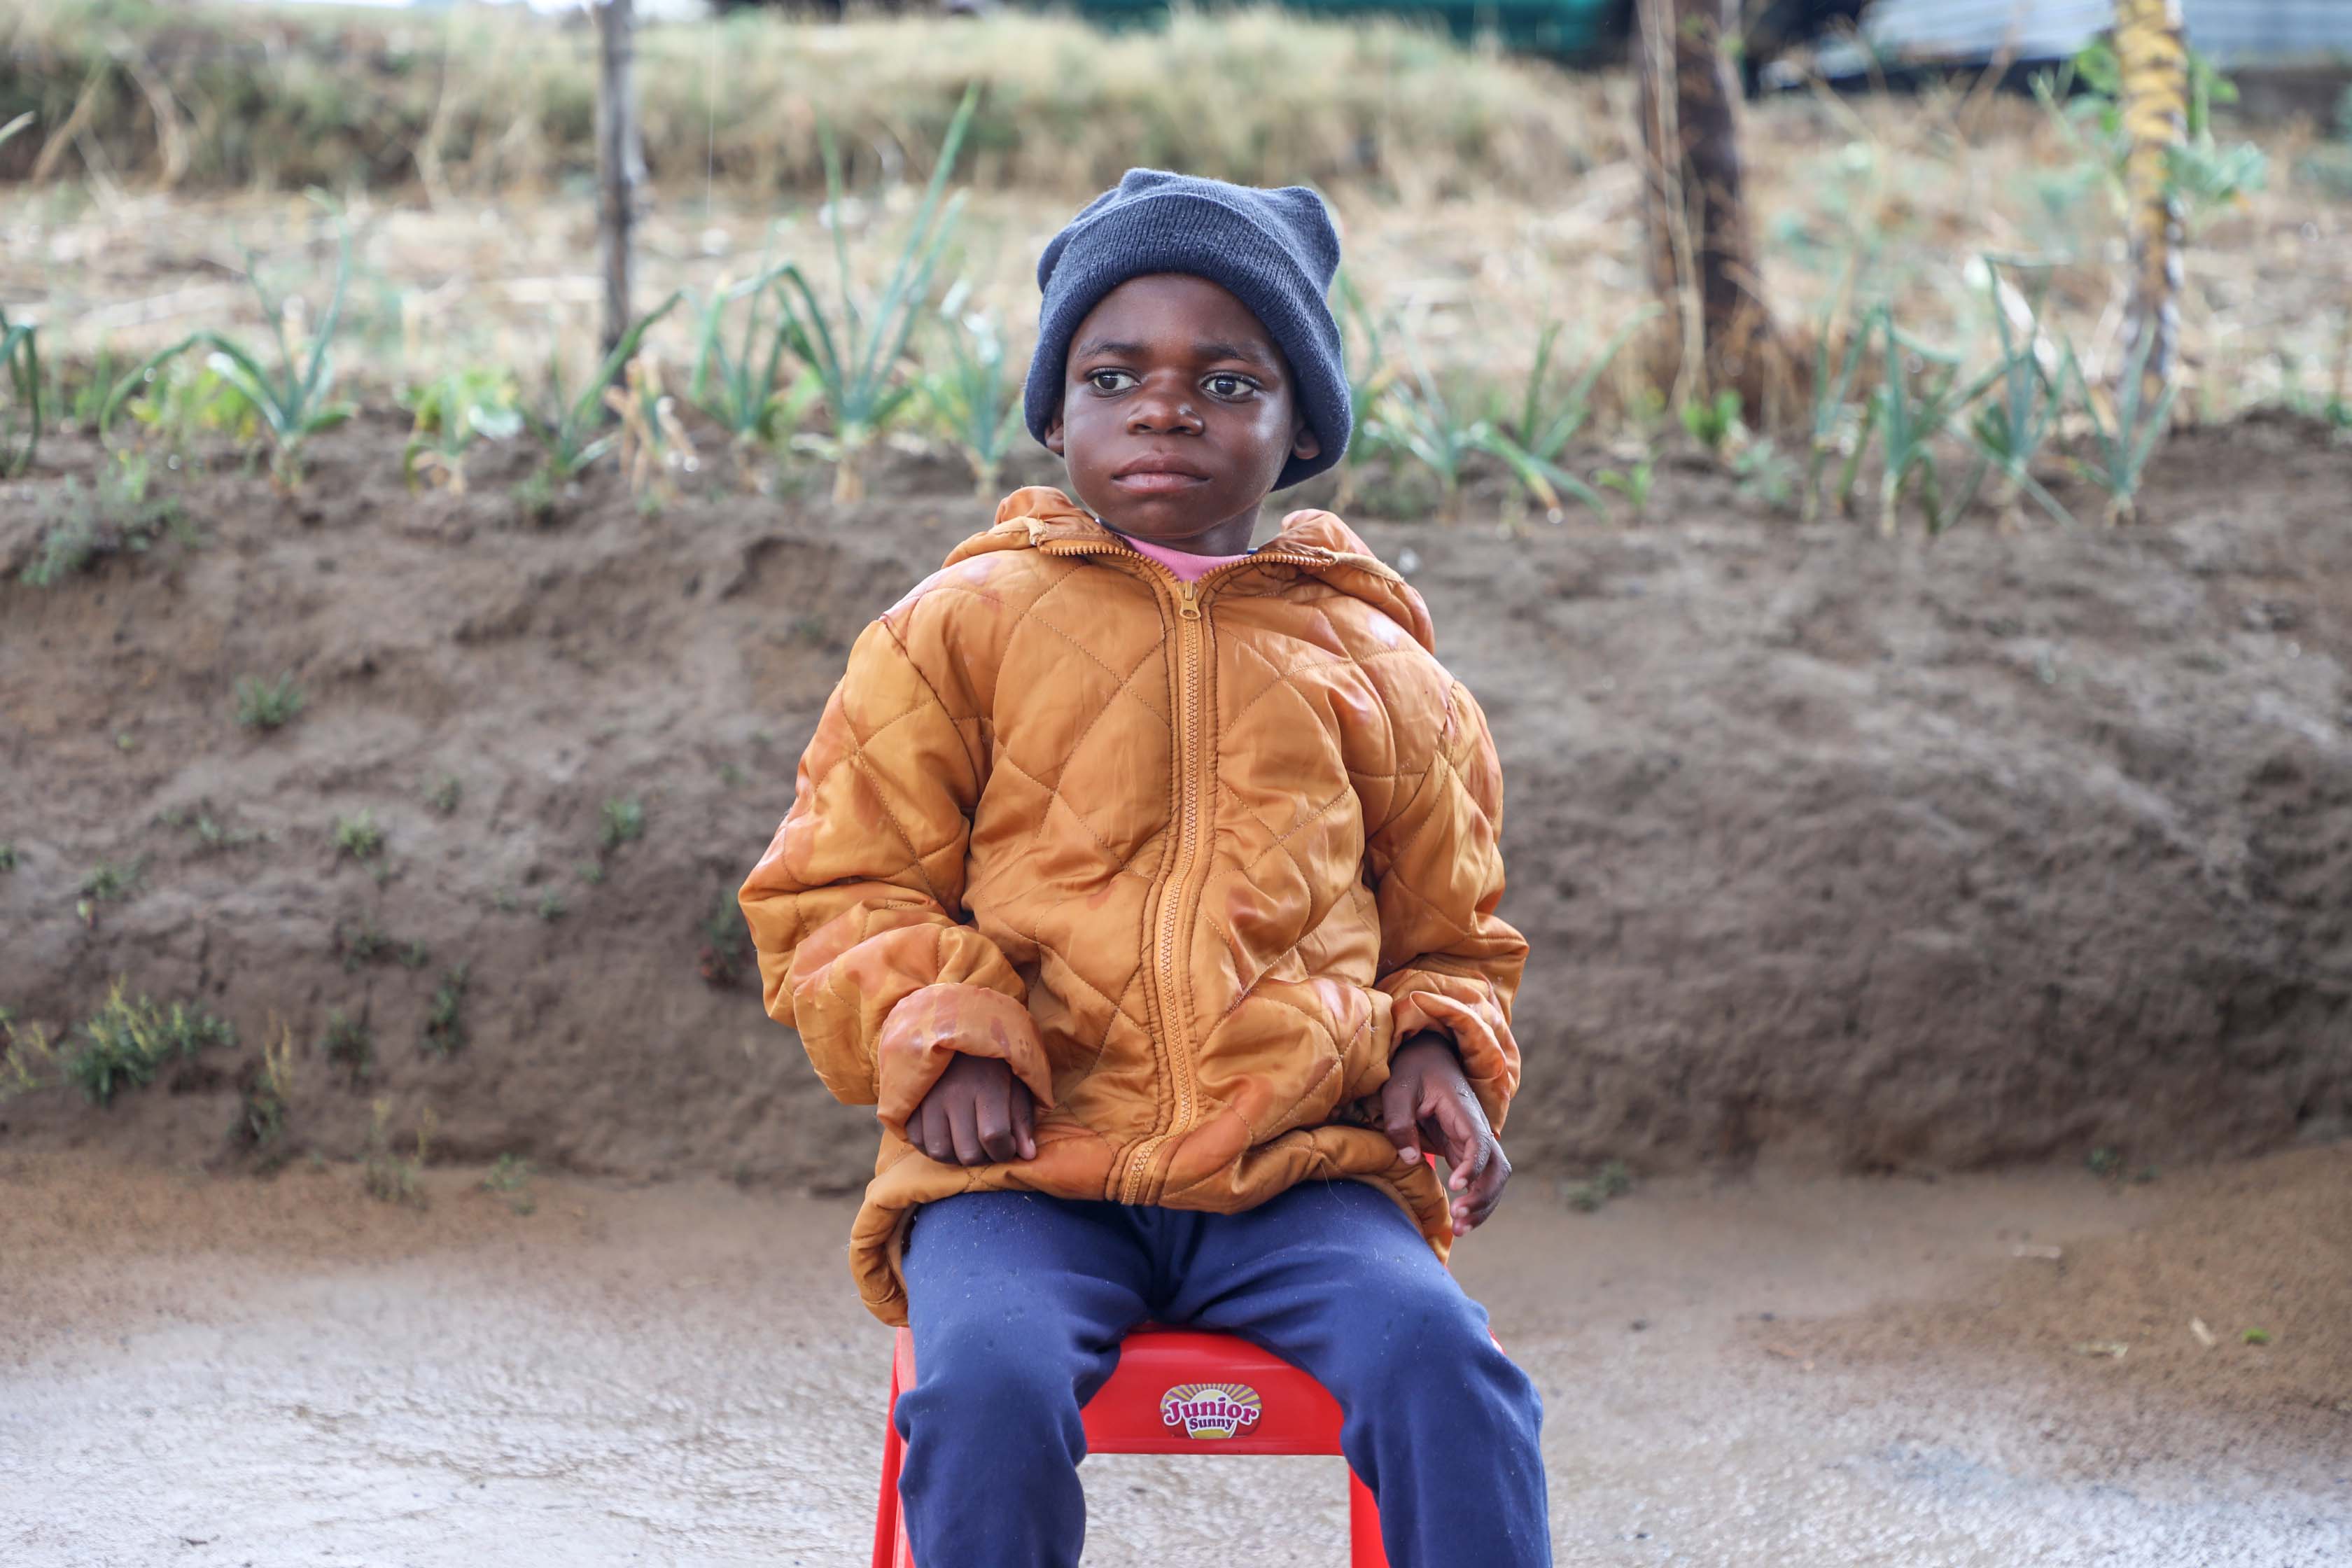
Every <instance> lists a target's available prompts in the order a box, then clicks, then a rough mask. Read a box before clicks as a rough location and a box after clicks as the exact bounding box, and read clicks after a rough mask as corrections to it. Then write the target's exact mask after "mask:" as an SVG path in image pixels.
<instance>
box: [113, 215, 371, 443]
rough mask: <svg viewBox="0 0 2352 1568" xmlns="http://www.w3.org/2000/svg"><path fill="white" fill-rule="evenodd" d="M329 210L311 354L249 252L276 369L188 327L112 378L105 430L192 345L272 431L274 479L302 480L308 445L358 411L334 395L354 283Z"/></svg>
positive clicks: (228, 341) (344, 240) (344, 229)
mask: <svg viewBox="0 0 2352 1568" xmlns="http://www.w3.org/2000/svg"><path fill="white" fill-rule="evenodd" d="M314 199H316V200H318V201H319V204H320V205H321V206H327V205H328V204H327V203H326V201H325V200H324V198H320V197H316V196H315V195H314ZM328 211H329V212H330V214H331V216H334V218H335V231H336V246H335V281H334V286H333V289H332V290H331V292H330V294H329V295H328V299H327V308H326V310H325V311H324V312H323V313H321V314H320V318H319V326H318V330H317V331H315V332H313V333H311V334H310V343H309V344H308V352H307V353H305V352H304V345H301V344H299V343H297V342H295V341H294V338H293V337H292V336H291V335H290V334H289V332H288V331H287V329H286V301H285V300H282V299H280V298H279V297H278V296H277V295H276V294H273V293H271V292H270V290H269V288H268V285H266V284H264V283H263V282H262V281H261V277H260V273H259V270H258V268H256V267H255V265H254V258H252V257H251V256H250V255H248V256H247V260H246V280H247V282H248V283H250V284H251V285H252V287H253V292H254V295H255V297H256V298H257V299H258V300H260V302H261V313H262V316H263V318H264V319H265V320H267V321H268V322H269V330H270V331H271V332H272V334H274V335H275V337H276V339H277V343H278V372H277V374H271V373H270V372H269V371H268V370H265V369H264V368H263V367H262V364H261V360H260V358H259V356H258V355H257V354H256V353H254V352H253V351H252V350H250V349H248V348H247V347H246V346H245V345H244V344H242V343H240V342H237V341H236V339H234V338H231V337H229V336H228V335H227V334H226V333H223V332H217V331H212V330H211V329H209V328H207V329H205V330H204V331H196V332H191V333H189V334H188V335H187V336H186V337H184V338H182V339H181V340H180V341H179V342H176V343H173V345H171V346H170V347H169V348H166V349H163V350H160V351H159V352H157V353H153V354H151V355H149V356H148V357H147V359H146V360H144V361H143V362H142V363H140V365H139V366H138V367H137V368H136V369H134V370H132V371H131V374H128V375H126V376H124V377H123V378H122V379H121V381H119V382H117V383H115V384H114V391H113V392H112V393H111V394H110V395H108V397H107V400H106V407H105V410H104V411H103V412H102V413H101V414H100V416H99V428H100V433H101V435H102V434H103V433H104V431H105V428H106V426H108V424H110V422H111V420H112V418H113V416H114V411H115V409H116V408H117V407H119V406H120V405H121V403H122V400H123V399H124V398H126V397H128V396H129V395H131V392H132V391H134V390H135V389H136V388H138V387H140V386H142V385H143V384H145V383H146V382H147V380H148V378H149V377H150V376H152V374H154V373H155V371H156V370H158V369H159V368H161V367H162V366H163V364H164V363H166V362H167V361H170V360H173V359H176V358H178V357H179V356H180V355H181V354H184V353H187V352H188V351H189V350H190V349H194V348H202V349H205V350H208V351H209V352H208V353H206V354H205V364H206V365H208V366H210V367H211V368H212V370H213V371H214V372H215V373H216V374H218V375H219V376H220V378H221V379H222V380H223V381H226V382H227V383H228V384H230V385H231V386H233V387H235V388H236V390H237V391H238V392H239V393H241V394H243V395H245V397H246V399H247V401H248V402H250V403H251V404H252V405H254V407H255V408H256V409H257V411H258V412H259V413H260V416H261V427H262V430H263V432H264V433H265V434H266V435H268V437H269V445H270V451H271V457H270V476H271V478H273V479H276V480H277V481H278V483H279V484H280V485H283V486H286V487H288V488H289V489H290V488H291V487H293V486H294V485H297V484H299V483H300V482H301V479H302V447H303V444H304V443H305V442H307V441H309V440H310V437H313V436H316V435H318V434H320V432H321V431H325V430H331V429H333V428H334V427H335V426H338V425H341V423H342V422H343V421H344V420H346V419H349V418H350V417H351V416H352V413H353V412H354V410H353V408H352V405H350V404H348V403H335V402H331V401H330V397H331V395H332V393H333V391H334V386H335V366H334V356H333V353H332V350H333V346H334V341H335V328H336V325H337V324H338V322H339V321H341V317H342V310H343V294H344V291H345V289H348V288H349V287H350V284H351V275H352V232H351V229H350V227H349V226H347V225H346V224H344V223H343V221H342V218H341V215H340V214H335V213H334V211H333V209H332V208H331V207H328Z"/></svg>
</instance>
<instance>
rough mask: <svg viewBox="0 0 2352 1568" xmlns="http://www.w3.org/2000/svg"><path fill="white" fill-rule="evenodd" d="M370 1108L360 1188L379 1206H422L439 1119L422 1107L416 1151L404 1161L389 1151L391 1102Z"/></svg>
mask: <svg viewBox="0 0 2352 1568" xmlns="http://www.w3.org/2000/svg"><path fill="white" fill-rule="evenodd" d="M370 1109H371V1110H372V1112H373V1119H372V1120H371V1121H370V1122H369V1125H368V1142H367V1157H366V1158H365V1159H364V1160H363V1161H362V1163H361V1165H360V1182H361V1185H362V1187H363V1188H364V1189H365V1190H366V1192H367V1194H368V1196H370V1197H372V1198H374V1199H376V1200H377V1201H378V1202H380V1203H387V1204H401V1205H405V1206H407V1207H410V1208H420V1209H421V1208H423V1207H425V1161H426V1160H428V1159H430V1158H431V1157H432V1152H433V1132H434V1130H435V1128H436V1127H437V1126H438V1125H439V1119H438V1118H437V1117H436V1116H435V1115H434V1114H433V1110H432V1108H431V1107H429V1106H428V1107H426V1108H425V1113H424V1114H423V1115H422V1116H420V1117H418V1118H417V1121H416V1152H415V1153H414V1154H411V1155H408V1156H406V1157H403V1156H401V1155H398V1154H395V1153H394V1152H393V1149H392V1101H391V1100H376V1101H375V1102H374V1104H373V1106H372V1107H371V1108H370Z"/></svg>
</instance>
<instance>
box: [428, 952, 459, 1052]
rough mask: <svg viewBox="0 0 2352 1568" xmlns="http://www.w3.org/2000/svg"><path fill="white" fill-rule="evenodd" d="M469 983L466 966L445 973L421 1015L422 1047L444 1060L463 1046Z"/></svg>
mask: <svg viewBox="0 0 2352 1568" xmlns="http://www.w3.org/2000/svg"><path fill="white" fill-rule="evenodd" d="M470 980H471V971H470V966H469V965H467V964H463V963H460V964H458V965H457V967H456V968H454V969H450V970H448V971H446V972H445V973H443V974H442V976H441V984H439V985H438V986H437V987H436V988H435V990H434V992H433V1001H432V1004H431V1005H429V1006H428V1007H427V1008H426V1009H425V1036H424V1039H423V1042H422V1043H423V1045H424V1048H425V1050H426V1051H428V1052H430V1053H431V1054H432V1055H434V1056H436V1057H440V1058H444V1059H445V1060H446V1058H450V1057H453V1056H455V1055H457V1052H458V1051H459V1050H461V1049H463V1048H464V1047H465V1044H466V987H467V984H469V983H470Z"/></svg>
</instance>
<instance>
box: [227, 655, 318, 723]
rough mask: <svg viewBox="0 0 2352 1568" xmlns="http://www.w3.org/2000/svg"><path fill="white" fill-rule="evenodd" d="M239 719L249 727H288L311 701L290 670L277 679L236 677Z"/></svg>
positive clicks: (251, 676)
mask: <svg viewBox="0 0 2352 1568" xmlns="http://www.w3.org/2000/svg"><path fill="white" fill-rule="evenodd" d="M305 700H306V699H305V698H304V697H303V695H302V688H301V686H300V684H299V682H297V681H296V680H295V679H294V674H293V671H291V670H289V671H288V672H287V673H285V674H284V675H281V676H279V677H278V679H275V680H264V679H261V678H260V677H259V676H257V675H240V676H238V677H237V678H236V721H237V722H238V723H239V724H241V725H243V726H244V727H245V728H247V729H248V730H259V731H265V732H266V731H271V730H281V729H284V728H285V727H286V726H287V725H288V724H289V723H291V722H293V721H294V717H295V715H297V714H299V713H300V712H301V711H302V705H303V703H304V702H305Z"/></svg>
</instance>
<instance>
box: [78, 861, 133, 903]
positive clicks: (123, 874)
mask: <svg viewBox="0 0 2352 1568" xmlns="http://www.w3.org/2000/svg"><path fill="white" fill-rule="evenodd" d="M146 874H147V858H146V857H145V856H143V855H142V856H141V857H140V858H138V859H136V860H133V861H132V862H131V864H130V865H128V866H122V865H118V864H116V863H115V862H114V861H111V860H101V861H100V862H99V863H98V864H97V865H96V866H94V867H92V868H90V871H89V875H87V876H85V877H84V878H82V879H81V896H82V897H83V899H85V900H88V901H89V902H91V903H98V904H119V903H121V901H122V900H125V899H127V898H129V897H130V896H131V894H132V893H134V892H136V891H138V889H139V884H140V881H141V880H142V879H143V878H144V877H145V876H146Z"/></svg>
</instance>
